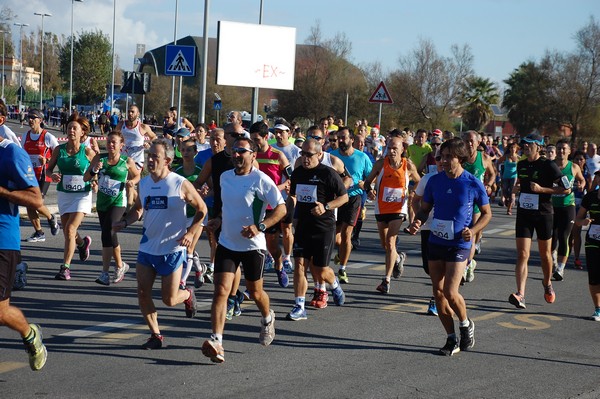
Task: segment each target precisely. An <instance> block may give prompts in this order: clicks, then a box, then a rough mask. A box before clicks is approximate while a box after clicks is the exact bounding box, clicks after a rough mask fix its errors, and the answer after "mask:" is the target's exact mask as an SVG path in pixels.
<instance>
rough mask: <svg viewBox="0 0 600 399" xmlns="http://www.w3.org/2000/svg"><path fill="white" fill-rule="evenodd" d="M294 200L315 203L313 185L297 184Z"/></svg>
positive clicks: (315, 197) (315, 195) (314, 188)
mask: <svg viewBox="0 0 600 399" xmlns="http://www.w3.org/2000/svg"><path fill="white" fill-rule="evenodd" d="M296 198H297V199H298V202H305V203H315V202H317V186H315V185H314V184H298V185H297V186H296Z"/></svg>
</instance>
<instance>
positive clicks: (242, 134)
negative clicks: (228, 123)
mask: <svg viewBox="0 0 600 399" xmlns="http://www.w3.org/2000/svg"><path fill="white" fill-rule="evenodd" d="M244 136H245V135H244V133H229V137H233V138H234V139H241V138H242V137H244Z"/></svg>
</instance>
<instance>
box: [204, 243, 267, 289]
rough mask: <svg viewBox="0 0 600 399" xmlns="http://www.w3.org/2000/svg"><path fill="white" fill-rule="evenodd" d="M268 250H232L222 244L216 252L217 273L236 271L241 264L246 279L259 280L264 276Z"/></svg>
mask: <svg viewBox="0 0 600 399" xmlns="http://www.w3.org/2000/svg"><path fill="white" fill-rule="evenodd" d="M266 258H267V252H266V251H264V250H262V249H255V250H251V251H243V252H238V251H232V250H230V249H227V248H225V247H224V246H222V245H221V244H219V245H217V251H216V253H215V273H235V272H236V270H237V268H238V267H240V265H241V266H242V267H243V269H244V278H245V279H246V281H258V280H260V279H261V278H262V276H263V271H264V267H265V259H266Z"/></svg>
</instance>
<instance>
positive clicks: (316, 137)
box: [308, 136, 331, 141]
mask: <svg viewBox="0 0 600 399" xmlns="http://www.w3.org/2000/svg"><path fill="white" fill-rule="evenodd" d="M308 138H309V139H315V140H322V139H323V137H319V136H308ZM329 141H331V140H329Z"/></svg>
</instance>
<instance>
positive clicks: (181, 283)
mask: <svg viewBox="0 0 600 399" xmlns="http://www.w3.org/2000/svg"><path fill="white" fill-rule="evenodd" d="M179 289H180V290H185V289H187V285H186V284H185V281H183V280H181V281H180V282H179Z"/></svg>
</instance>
